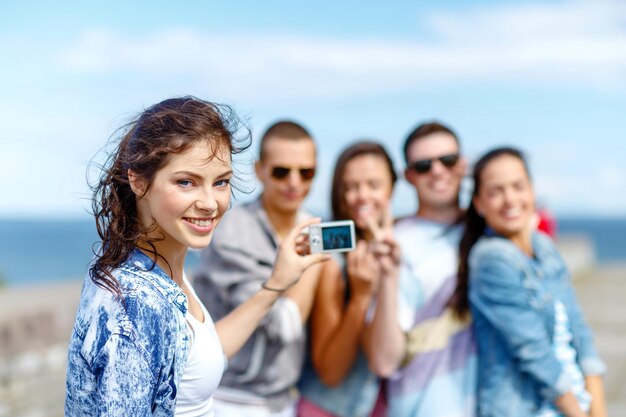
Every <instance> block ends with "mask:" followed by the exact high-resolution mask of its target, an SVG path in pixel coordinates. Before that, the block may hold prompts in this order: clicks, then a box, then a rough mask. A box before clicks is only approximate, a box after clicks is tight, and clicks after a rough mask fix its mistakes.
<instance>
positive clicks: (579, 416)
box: [554, 391, 587, 417]
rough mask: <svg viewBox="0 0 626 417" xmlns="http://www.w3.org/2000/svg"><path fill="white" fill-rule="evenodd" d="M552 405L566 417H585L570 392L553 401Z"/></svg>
mask: <svg viewBox="0 0 626 417" xmlns="http://www.w3.org/2000/svg"><path fill="white" fill-rule="evenodd" d="M554 405H556V406H557V408H558V409H559V410H561V411H562V412H563V414H565V415H566V416H567V417H587V414H585V413H584V412H583V411H582V410H581V409H580V406H579V405H578V400H576V397H575V396H574V394H572V392H571V391H568V392H566V393H565V394H563V395H561V396H559V397H557V398H556V399H555V400H554Z"/></svg>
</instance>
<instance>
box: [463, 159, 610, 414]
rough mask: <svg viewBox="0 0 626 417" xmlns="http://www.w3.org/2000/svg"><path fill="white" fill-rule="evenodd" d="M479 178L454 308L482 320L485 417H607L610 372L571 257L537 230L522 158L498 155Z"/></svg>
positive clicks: (481, 166) (481, 164) (483, 165)
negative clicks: (578, 291)
mask: <svg viewBox="0 0 626 417" xmlns="http://www.w3.org/2000/svg"><path fill="white" fill-rule="evenodd" d="M473 178H474V191H473V194H472V201H471V204H470V207H469V208H468V210H467V216H466V221H465V230H464V233H463V237H462V239H461V243H460V258H461V259H460V264H459V283H458V291H457V294H458V295H459V297H457V298H456V299H455V304H454V308H455V310H456V312H457V313H458V314H459V315H464V314H466V313H467V312H468V311H469V310H471V312H472V316H473V320H474V328H475V332H476V340H477V344H478V355H479V361H478V364H479V367H478V374H479V379H478V380H479V384H478V410H479V416H481V417H496V416H497V417H506V416H516V417H518V416H519V417H526V416H528V417H531V416H532V417H538V416H540V417H547V416H568V417H578V416H580V417H582V416H589V415H590V416H593V417H605V416H606V410H605V404H604V389H603V383H602V379H601V375H602V374H603V372H604V368H605V366H604V364H603V362H602V361H601V359H600V358H599V357H598V354H597V353H596V351H595V349H594V347H593V343H592V333H591V329H590V328H589V327H588V326H587V324H586V322H585V321H584V319H583V316H582V312H581V310H580V307H579V305H578V302H577V299H576V295H575V293H574V290H573V288H572V285H571V282H570V276H569V272H568V270H567V267H566V266H565V263H564V262H563V259H562V258H561V256H560V255H559V253H558V251H557V250H556V247H555V246H554V243H553V241H552V240H551V239H550V238H548V237H547V236H546V235H545V234H543V233H539V232H537V231H536V225H535V224H534V217H535V214H536V210H535V193H534V190H533V186H532V184H531V180H530V174H529V171H528V167H527V164H526V161H525V159H524V156H523V154H522V153H521V152H520V151H519V150H517V149H514V148H496V149H493V150H491V151H489V152H487V153H486V154H485V155H484V156H483V157H482V158H480V159H479V160H478V162H477V163H476V165H475V167H474V172H473Z"/></svg>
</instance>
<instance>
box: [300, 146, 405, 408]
mask: <svg viewBox="0 0 626 417" xmlns="http://www.w3.org/2000/svg"><path fill="white" fill-rule="evenodd" d="M395 181H396V174H395V171H394V169H393V164H392V162H391V158H390V157H389V155H388V154H387V152H386V151H385V149H384V148H383V147H382V146H381V145H379V144H377V143H373V142H359V143H355V144H353V145H351V146H349V147H348V148H346V149H345V150H344V151H343V152H342V153H341V155H340V156H339V158H338V160H337V163H336V165H335V172H334V176H333V185H332V194H331V195H332V211H333V219H334V220H346V219H351V220H353V221H354V223H355V226H356V235H357V239H358V243H357V245H356V249H355V250H354V251H352V252H349V253H348V254H347V255H346V256H345V257H334V258H333V259H332V260H331V261H329V262H327V263H326V264H324V266H323V269H322V272H321V276H320V279H319V281H318V287H317V290H316V294H315V301H314V305H313V311H312V313H311V325H310V347H309V349H310V355H309V356H310V362H311V363H309V364H308V366H307V367H305V371H304V373H303V376H302V378H301V382H300V389H301V392H302V399H301V402H300V405H299V415H300V416H303V417H304V416H306V417H331V416H336V417H367V416H383V415H384V411H385V410H384V404H383V402H382V397H381V396H380V393H381V390H380V384H379V380H378V378H377V377H376V376H375V375H374V374H373V373H372V372H370V371H369V369H368V366H367V360H366V358H365V355H364V354H363V352H362V346H361V340H362V338H363V335H364V332H365V331H366V326H367V324H366V315H367V312H368V309H369V307H370V304H371V302H372V299H373V297H374V295H375V293H376V288H377V285H378V280H379V277H380V276H381V275H386V274H395V273H397V270H398V264H399V249H398V247H397V245H396V244H395V241H394V240H393V237H392V235H391V227H392V218H391V213H390V210H389V206H390V200H391V195H392V192H393V186H394V184H395Z"/></svg>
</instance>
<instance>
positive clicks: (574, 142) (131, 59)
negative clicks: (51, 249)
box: [0, 0, 626, 218]
mask: <svg viewBox="0 0 626 417" xmlns="http://www.w3.org/2000/svg"><path fill="white" fill-rule="evenodd" d="M128 3H129V2H121V1H109V2H107V3H106V5H104V4H100V5H96V4H95V3H89V4H86V3H85V2H57V3H55V4H54V5H52V4H49V3H44V2H29V1H23V2H14V4H7V2H2V3H0V57H2V58H1V60H0V62H1V64H0V91H1V93H0V118H1V119H0V120H1V121H2V134H0V140H1V141H2V147H1V148H0V149H1V150H0V170H1V174H2V175H0V194H1V195H2V197H1V198H0V217H63V218H73V217H81V216H87V214H86V212H87V210H88V208H89V201H88V198H89V192H88V189H87V186H86V174H85V173H86V169H87V166H88V163H89V161H90V160H92V158H94V155H96V154H97V152H98V150H99V149H100V148H101V147H102V146H103V145H104V144H105V142H106V140H107V138H108V137H109V136H110V135H111V134H112V133H113V131H114V130H115V129H116V128H117V127H118V126H119V125H121V124H123V123H124V122H125V121H126V120H128V118H130V117H131V116H132V115H133V114H135V113H136V112H138V111H140V110H141V109H142V108H144V107H146V106H149V105H151V104H153V103H155V102H157V101H159V100H161V99H163V98H166V97H169V96H173V95H183V94H193V95H197V96H199V97H202V98H206V99H209V100H214V101H219V102H224V103H227V104H231V105H233V106H234V107H235V109H236V110H237V111H238V113H240V114H241V115H242V116H243V117H244V118H247V119H248V121H249V124H250V127H251V128H252V131H253V135H254V137H255V139H256V138H257V137H258V134H259V133H260V132H261V131H262V130H263V129H264V128H265V127H266V126H267V125H268V124H269V123H271V122H272V121H274V120H276V119H279V118H284V117H289V118H295V119H297V120H300V121H302V122H303V123H304V124H305V125H306V126H307V127H308V128H309V129H310V130H311V131H312V133H313V134H314V136H315V138H316V139H317V141H318V144H319V146H320V160H319V165H320V175H319V176H318V178H317V179H316V182H315V184H314V188H313V191H312V196H311V197H310V198H309V200H308V201H307V206H308V207H309V208H310V209H311V210H313V211H315V212H318V213H325V212H327V210H328V204H327V196H328V194H329V192H328V189H329V185H330V170H331V169H332V166H333V164H334V160H335V158H336V156H337V154H338V153H339V152H340V150H341V149H342V148H343V147H344V146H346V145H347V144H349V143H350V142H352V141H354V140H356V139H360V138H372V139H377V140H379V141H381V142H383V143H384V144H385V145H386V146H387V148H388V149H389V151H390V152H391V153H392V155H393V157H394V159H395V161H396V162H397V168H398V170H400V169H401V168H403V167H402V159H401V157H400V149H401V146H402V141H403V139H404V137H405V136H406V134H407V133H408V132H409V131H410V130H411V129H412V128H413V127H414V126H415V125H416V124H417V123H419V122H422V121H424V120H430V119H439V120H441V121H443V122H445V123H447V124H449V125H451V126H452V127H453V128H454V129H455V130H456V131H457V132H458V133H459V135H460V137H461V140H462V143H463V149H464V151H465V152H466V153H467V155H468V156H469V158H470V160H472V159H475V158H476V157H478V156H479V155H480V154H481V153H483V152H484V151H486V150H488V149H489V148H490V147H493V146H497V145H502V144H512V145H516V146H519V147H521V148H522V149H524V150H525V151H526V152H527V153H528V155H529V157H530V163H531V168H532V170H533V176H534V180H535V184H536V189H537V192H538V195H539V198H540V200H541V201H542V202H543V204H545V205H547V206H548V208H550V209H551V210H552V211H554V212H556V213H557V214H559V215H562V216H576V215H589V216H624V215H626V192H625V190H626V164H625V163H624V159H625V157H626V123H625V120H626V4H625V3H624V2H622V1H619V0H596V1H591V0H589V1H499V2H488V1H467V0H466V1H452V0H448V1H437V2H434V1H433V2H414V1H396V2H393V3H391V4H388V5H383V4H381V3H380V2H373V1H360V2H356V1H345V2H330V1H318V2H314V3H309V4H297V3H296V2H287V1H272V2H254V1H234V2H226V1H211V2H206V1H204V2H200V1H188V2H185V3H182V4H180V5H176V6H173V5H172V4H171V2H165V1H156V2H155V1H153V2H142V3H133V4H128ZM255 149H256V147H255ZM100 155H101V154H100ZM253 157H254V155H253V154H252V153H250V154H248V155H245V156H244V159H243V160H242V161H239V162H240V163H241V164H242V165H240V168H242V169H243V170H244V171H248V172H250V171H251V167H252V165H251V161H252V159H253ZM97 158H98V157H96V160H97ZM247 198H250V197H247ZM394 208H395V210H396V213H397V214H398V215H401V214H406V213H410V212H412V211H414V210H415V200H414V196H413V193H412V192H411V190H410V189H409V188H408V186H407V185H406V184H399V187H398V188H397V190H396V193H395V199H394Z"/></svg>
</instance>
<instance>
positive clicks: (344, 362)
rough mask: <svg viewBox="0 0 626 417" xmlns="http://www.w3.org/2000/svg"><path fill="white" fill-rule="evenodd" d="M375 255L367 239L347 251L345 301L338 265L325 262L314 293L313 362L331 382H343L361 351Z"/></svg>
mask: <svg viewBox="0 0 626 417" xmlns="http://www.w3.org/2000/svg"><path fill="white" fill-rule="evenodd" d="M373 268H374V265H373V259H372V256H371V255H370V254H368V253H367V245H366V244H365V242H359V244H358V245H357V249H356V251H355V252H352V253H350V254H349V255H348V276H349V279H350V283H351V295H350V299H349V301H348V303H347V305H345V304H346V303H345V301H344V298H345V290H346V289H345V284H344V281H343V278H342V273H341V269H340V267H339V265H338V264H337V263H336V262H328V263H326V264H325V265H324V268H323V272H322V276H321V278H320V281H319V284H318V287H317V291H316V294H315V308H314V310H313V315H312V319H311V345H312V358H313V365H314V366H315V369H316V371H317V373H318V375H319V376H320V378H321V380H322V381H323V382H324V383H325V384H326V385H328V386H336V385H338V384H340V383H341V382H342V380H343V379H344V378H345V376H346V374H347V373H348V372H349V371H350V369H351V368H352V365H353V364H354V361H355V359H356V357H357V354H358V352H359V345H360V340H359V339H360V337H361V335H362V332H363V328H364V322H365V314H366V312H367V309H368V307H369V304H370V300H371V291H372V287H373V280H374V274H372V270H373Z"/></svg>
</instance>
